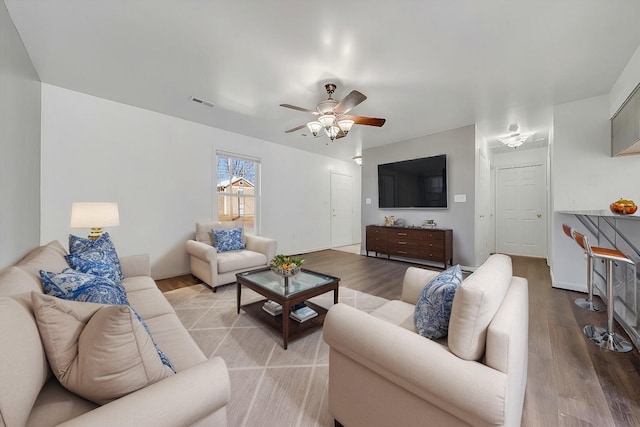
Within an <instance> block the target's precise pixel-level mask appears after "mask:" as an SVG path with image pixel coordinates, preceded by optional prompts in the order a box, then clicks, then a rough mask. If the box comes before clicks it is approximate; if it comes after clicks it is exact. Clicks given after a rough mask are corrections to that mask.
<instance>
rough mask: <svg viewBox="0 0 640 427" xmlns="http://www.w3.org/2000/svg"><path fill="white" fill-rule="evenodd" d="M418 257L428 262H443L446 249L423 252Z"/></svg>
mask: <svg viewBox="0 0 640 427" xmlns="http://www.w3.org/2000/svg"><path fill="white" fill-rule="evenodd" d="M416 257H417V258H420V259H424V260H427V261H440V262H441V261H442V260H443V259H444V249H434V250H432V251H424V250H421V251H420V252H419V253H418V255H417V256H416Z"/></svg>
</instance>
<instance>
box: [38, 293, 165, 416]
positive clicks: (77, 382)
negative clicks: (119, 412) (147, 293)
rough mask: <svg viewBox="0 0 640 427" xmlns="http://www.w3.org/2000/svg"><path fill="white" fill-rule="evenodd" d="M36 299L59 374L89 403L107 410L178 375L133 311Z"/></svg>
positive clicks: (43, 334)
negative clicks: (132, 393)
mask: <svg viewBox="0 0 640 427" xmlns="http://www.w3.org/2000/svg"><path fill="white" fill-rule="evenodd" d="M31 300H32V303H33V310H34V314H35V317H36V321H37V324H38V330H39V331H40V337H41V338H42V342H43V344H44V347H45V352H46V353H47V359H48V360H49V364H50V366H51V369H52V371H53V373H54V375H55V376H56V378H58V381H60V383H61V384H62V385H63V386H64V387H65V388H67V389H68V390H70V391H72V392H74V393H76V394H78V395H80V396H82V397H84V398H85V399H88V400H91V401H93V402H96V403H98V404H101V405H102V404H105V403H108V402H110V401H112V400H115V399H117V398H119V397H122V396H124V395H126V394H129V393H131V392H134V391H136V390H139V389H141V388H144V387H146V386H148V385H150V384H153V383H155V382H157V381H160V380H162V379H163V378H166V377H168V376H170V375H173V371H172V370H171V368H169V367H167V366H166V365H164V364H163V363H162V360H161V359H160V357H159V356H158V352H157V351H156V348H155V346H154V345H153V341H152V340H151V338H150V337H149V334H148V333H147V331H146V330H145V329H144V327H143V326H142V324H141V323H140V321H139V320H138V318H137V317H136V315H135V313H134V312H133V310H132V309H131V307H129V306H127V305H106V304H95V303H89V302H78V301H67V300H63V299H59V298H55V297H52V296H49V295H44V294H40V293H37V292H32V293H31Z"/></svg>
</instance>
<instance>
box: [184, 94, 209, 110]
mask: <svg viewBox="0 0 640 427" xmlns="http://www.w3.org/2000/svg"><path fill="white" fill-rule="evenodd" d="M189 100H190V101H193V102H197V103H198V104H202V105H204V106H207V107H210V108H211V107H213V102H210V101H206V100H204V99H201V98H196V97H195V96H190V97H189Z"/></svg>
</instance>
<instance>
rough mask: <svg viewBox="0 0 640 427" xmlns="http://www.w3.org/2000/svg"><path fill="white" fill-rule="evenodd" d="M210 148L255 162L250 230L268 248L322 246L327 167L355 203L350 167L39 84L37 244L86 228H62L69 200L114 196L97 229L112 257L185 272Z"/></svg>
mask: <svg viewBox="0 0 640 427" xmlns="http://www.w3.org/2000/svg"><path fill="white" fill-rule="evenodd" d="M212 114H215V111H214V112H213V113H212ZM218 149H219V150H224V151H227V152H233V153H238V154H244V155H250V156H254V157H258V158H260V159H261V160H262V166H261V181H260V182H261V190H262V191H261V196H262V197H261V200H262V206H261V233H260V234H262V235H264V236H269V237H273V238H276V239H277V240H278V252H281V253H287V254H292V253H302V252H307V251H312V250H317V249H325V248H328V247H329V246H330V236H331V233H330V210H329V208H330V206H329V204H330V172H331V171H332V170H333V171H337V172H340V173H343V174H347V175H352V176H353V177H354V197H355V198H356V199H357V200H359V199H360V193H359V189H360V167H359V166H357V165H356V164H355V163H351V162H342V161H338V160H335V159H332V158H329V157H324V156H318V155H316V154H312V153H308V152H305V151H302V150H297V149H292V148H288V147H284V146H282V145H278V144H273V143H270V142H267V141H263V140H259V139H255V138H250V137H247V136H243V135H239V134H234V133H231V132H227V131H223V130H220V129H216V128H212V127H209V126H205V125H201V124H197V123H194V122H189V121H186V120H182V119H178V118H175V117H170V116H166V115H163V114H159V113H155V112H152V111H148V110H144V109H140V108H136V107H131V106H128V105H124V104H120V103H117V102H112V101H108V100H105V99H101V98H97V97H93V96H89V95H85V94H81V93H78V92H73V91H70V90H66V89H63V88H59V87H56V86H52V85H48V84H43V85H42V233H41V241H42V242H43V243H44V242H48V241H50V240H53V239H57V240H60V241H61V242H63V243H64V244H66V243H67V239H68V234H69V233H70V232H71V233H74V234H78V235H84V234H86V233H87V230H75V229H74V230H71V229H70V228H69V219H70V212H71V203H72V202H74V201H114V202H117V203H118V204H119V208H120V223H121V225H120V226H119V227H114V228H111V229H108V230H107V231H108V232H109V233H110V235H111V236H112V237H113V240H114V243H115V245H116V249H117V250H118V252H119V253H120V254H123V255H127V254H136V253H149V254H150V255H151V260H152V274H153V276H154V278H165V277H171V276H176V275H181V274H186V273H188V272H189V271H190V269H189V265H188V258H187V255H186V253H185V251H184V244H185V242H186V240H187V239H189V238H191V237H192V236H193V233H194V228H195V225H194V223H195V222H196V221H198V220H209V219H212V218H213V215H214V214H213V212H215V211H214V206H213V203H214V198H213V197H212V195H213V191H214V189H215V187H214V186H213V182H214V179H215V178H214V170H215V168H214V153H215V150H218ZM356 215H358V216H356ZM359 219H360V218H359V212H358V211H356V212H354V228H355V229H357V230H358V232H356V233H354V236H353V239H354V243H357V242H359V241H360V235H359V230H360V222H359Z"/></svg>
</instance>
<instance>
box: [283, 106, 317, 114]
mask: <svg viewBox="0 0 640 427" xmlns="http://www.w3.org/2000/svg"><path fill="white" fill-rule="evenodd" d="M280 106H281V107H284V108H291V109H292V110H298V111H302V112H303V113H311V114H316V115H317V114H318V112H317V111H314V110H309V109H308V108H303V107H296V106H295V105H291V104H280Z"/></svg>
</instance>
